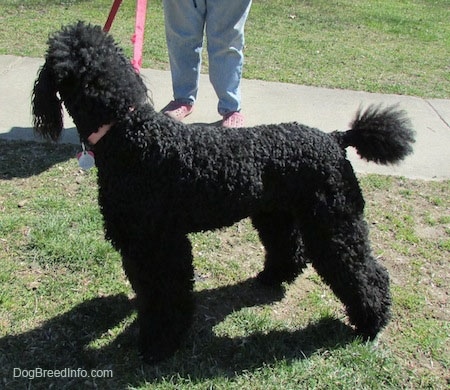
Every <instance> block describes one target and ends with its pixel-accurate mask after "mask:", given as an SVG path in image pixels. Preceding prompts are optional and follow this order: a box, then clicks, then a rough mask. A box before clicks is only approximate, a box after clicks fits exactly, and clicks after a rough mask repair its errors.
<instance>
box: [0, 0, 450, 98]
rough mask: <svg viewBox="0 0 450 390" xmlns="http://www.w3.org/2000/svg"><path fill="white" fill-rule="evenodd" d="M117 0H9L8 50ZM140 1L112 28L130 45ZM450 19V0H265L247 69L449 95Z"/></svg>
mask: <svg viewBox="0 0 450 390" xmlns="http://www.w3.org/2000/svg"><path fill="white" fill-rule="evenodd" d="M111 4H112V0H97V1H89V0H84V1H82V0H67V1H64V0H58V1H57V0H54V1H52V0H26V1H25V0H22V1H20V0H5V1H2V2H1V4H0V15H1V16H0V54H14V55H23V56H33V57H41V56H43V54H44V52H45V42H46V38H47V36H48V34H49V33H51V32H53V31H55V30H57V29H59V28H60V26H61V25H62V24H67V23H72V22H74V21H76V20H78V19H82V20H86V21H90V22H92V23H96V24H100V25H103V24H104V22H105V21H106V17H107V15H108V12H109V9H110V7H111ZM148 4H149V9H148V18H147V25H146V30H145V34H146V35H145V47H144V66H145V67H150V68H157V69H167V68H168V55H167V49H166V44H165V36H164V22H163V15H162V6H161V2H160V1H158V2H156V1H149V2H148ZM134 7H135V2H134V1H126V2H123V4H122V6H121V9H120V10H119V13H118V15H117V18H116V21H115V22H114V24H113V28H112V31H111V32H112V33H113V34H114V35H115V37H116V39H117V40H118V41H119V42H121V44H122V45H123V46H124V47H125V48H126V52H127V53H128V55H131V50H132V46H131V43H130V37H131V36H132V34H133V29H134V15H135V9H134ZM448 20H450V7H449V2H448V0H438V1H424V0H405V1H391V0H376V1H372V0H370V1H369V0H358V1H354V0H341V1H328V0H315V1H298V0H284V1H275V0H258V1H255V2H254V4H253V6H252V10H251V13H250V16H249V20H248V23H247V26H246V52H245V54H246V64H245V67H244V77H246V78H253V79H263V80H272V81H282V82H289V83H296V84H304V85H313V86H320V87H329V88H345V89H353V90H364V91H368V92H381V93H395V94H405V95H414V96H422V97H434V98H449V97H450V63H449V60H448V53H449V48H450V23H448ZM204 71H207V58H206V56H205V68H204Z"/></svg>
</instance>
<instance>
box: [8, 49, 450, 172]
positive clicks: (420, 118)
mask: <svg viewBox="0 0 450 390" xmlns="http://www.w3.org/2000/svg"><path fill="white" fill-rule="evenodd" d="M42 64H43V60H42V59H38V58H27V57H15V56H0V138H1V139H9V140H37V139H36V138H35V137H34V134H33V130H32V128H31V126H32V125H31V105H30V100H31V90H32V88H33V83H34V80H35V79H36V76H37V72H38V69H39V67H40V66H41V65H42ZM142 75H143V77H144V79H145V81H146V84H147V86H148V88H149V90H150V91H151V96H152V98H153V101H154V104H155V108H156V109H157V110H160V109H161V108H162V107H164V106H165V105H166V104H167V103H168V102H169V101H170V100H171V98H172V88H171V78H170V73H169V72H166V71H157V70H151V69H143V70H142ZM242 95H243V110H242V112H243V114H244V115H245V117H246V121H247V125H249V126H252V125H258V124H269V123H280V122H290V121H297V122H301V123H304V124H306V125H309V126H313V127H317V128H319V129H321V130H324V131H333V130H336V129H339V130H346V129H347V128H348V126H349V123H350V122H351V120H352V119H353V116H354V114H355V112H356V110H357V109H358V107H359V106H360V105H362V106H363V107H365V106H367V105H369V104H372V103H382V104H386V105H388V104H389V105H390V104H399V106H400V107H401V108H403V109H405V110H406V111H407V113H408V115H409V117H410V118H411V120H412V123H413V126H414V128H415V130H416V132H417V140H416V144H415V152H414V155H412V156H410V157H408V158H407V159H406V160H405V161H404V162H403V163H402V164H401V165H399V166H388V167H383V166H378V165H376V164H373V163H366V162H364V161H362V160H361V159H359V157H358V156H357V155H356V153H355V152H354V151H353V150H351V148H350V149H349V150H348V155H349V158H350V160H351V161H352V164H353V167H354V169H355V170H356V171H357V172H360V173H380V174H388V175H397V176H398V175H400V176H405V177H409V178H420V179H427V180H430V179H432V180H443V179H450V100H443V99H422V98H417V97H411V96H400V95H384V94H374V93H367V92H356V91H346V90H337V89H325V88H314V87H306V86H301V85H293V84H284V83H274V82H265V81H258V80H243V84H242ZM216 106H217V98H216V96H215V93H214V90H213V89H212V87H211V85H210V83H209V81H208V76H207V75H202V76H201V80H200V90H199V97H198V101H197V104H196V106H195V111H194V113H193V114H192V115H191V116H190V117H188V121H187V122H195V123H212V122H216V121H218V120H220V117H219V115H218V114H217V110H216ZM65 127H66V129H67V130H66V131H65V132H64V136H63V138H62V140H61V142H71V143H78V142H79V141H78V137H77V134H76V131H75V129H74V128H73V123H72V121H71V120H70V118H69V117H66V119H65ZM0 153H1V151H0Z"/></svg>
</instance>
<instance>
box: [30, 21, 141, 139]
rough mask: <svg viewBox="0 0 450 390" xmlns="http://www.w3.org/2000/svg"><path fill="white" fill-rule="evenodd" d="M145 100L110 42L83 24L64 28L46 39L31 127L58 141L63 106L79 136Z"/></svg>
mask: <svg viewBox="0 0 450 390" xmlns="http://www.w3.org/2000/svg"><path fill="white" fill-rule="evenodd" d="M146 100H147V89H146V87H145V84H144V82H143V81H142V79H141V77H140V76H139V75H138V74H137V72H136V71H135V69H134V68H133V67H132V65H131V63H130V61H129V60H128V59H127V58H126V57H125V56H124V54H123V52H122V50H121V49H120V47H118V46H117V45H116V44H115V42H114V40H113V38H112V37H111V36H110V35H109V34H107V33H105V32H104V31H102V29H101V27H99V26H92V25H89V24H85V23H83V22H78V23H77V24H74V25H70V26H67V27H63V28H62V30H61V31H59V32H57V33H55V34H54V35H53V36H51V37H50V38H49V40H48V50H47V53H46V56H45V63H44V65H43V66H42V68H41V69H40V72H39V74H38V78H37V80H36V82H35V84H34V89H33V96H32V112H33V122H34V128H35V130H36V131H37V133H39V134H40V135H41V136H43V137H45V138H49V139H52V140H57V139H58V138H59V136H60V134H61V131H62V129H63V119H62V103H64V105H65V107H66V108H67V111H68V113H69V115H70V116H71V117H72V118H73V121H74V123H75V125H76V126H77V129H78V132H79V134H80V138H81V139H82V140H86V139H87V138H88V137H89V135H90V134H92V133H94V132H96V131H97V130H98V128H99V127H100V126H101V125H103V124H106V123H111V122H114V121H115V120H117V119H118V118H121V117H123V116H124V115H126V114H127V113H128V112H129V110H130V108H132V107H137V106H139V105H140V104H142V103H144V102H145V101H146Z"/></svg>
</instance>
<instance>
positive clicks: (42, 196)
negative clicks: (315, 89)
mask: <svg viewBox="0 0 450 390" xmlns="http://www.w3.org/2000/svg"><path fill="white" fill-rule="evenodd" d="M111 4H112V0H98V1H89V0H84V1H76V0H72V1H69V0H67V1H64V0H39V1H36V0H27V1H19V0H3V1H2V2H1V4H0V54H13V55H24V56H33V57H42V56H43V55H44V52H45V41H46V38H47V36H48V34H49V33H51V32H53V31H55V30H57V29H58V28H59V27H60V26H61V25H62V24H66V23H71V22H73V21H75V20H78V19H82V20H87V21H91V22H93V23H97V24H103V23H104V21H105V20H106V16H107V13H108V11H109V7H110V6H111ZM134 4H135V2H134V1H130V2H124V3H123V5H122V7H121V10H120V11H119V14H118V16H117V19H116V21H115V23H114V25H113V29H112V33H113V34H114V35H115V36H116V38H117V39H118V40H119V42H121V44H122V45H123V46H124V47H125V49H126V52H127V54H128V55H131V50H132V46H131V44H130V41H129V38H130V36H131V35H132V33H133V23H134ZM449 12H450V7H449V3H448V1H419V0H416V1H388V0H377V1H346V0H342V1H322V0H317V1H295V0H286V1H282V2H279V1H274V0H271V1H269V0H258V1H256V0H255V2H254V5H253V8H252V11H251V15H250V18H249V21H248V24H247V34H246V38H247V45H246V65H245V74H244V76H245V77H247V78H257V79H264V80H276V81H284V82H292V83H298V84H307V85H315V86H325V87H331V88H350V89H355V90H364V91H369V92H383V93H400V94H409V95H416V96H423V97H438V98H448V97H449V96H450V95H449V93H450V76H449V74H450V72H449V70H450V68H449V62H448V48H449V47H450V25H449V23H448V20H449V19H450V17H449V16H450V15H449ZM167 63H168V60H167V50H166V45H165V39H164V27H163V18H162V9H161V2H155V1H149V13H148V19H147V27H146V41H145V48H144V66H146V67H151V68H158V69H167ZM207 65H208V64H207V59H206V58H205V67H204V70H205V71H207ZM0 151H1V152H0V383H1V385H0V387H1V388H6V389H17V388H33V389H41V388H42V389H44V388H45V389H47V388H65V389H79V388H109V389H125V388H128V389H139V390H141V389H174V388H176V389H182V390H183V389H186V390H187V389H277V390H278V389H280V388H283V389H303V388H304V389H307V388H308V389H310V388H315V389H355V388H357V389H400V388H404V389H419V388H420V389H422V388H423V389H447V388H448V385H449V383H450V377H449V375H448V372H449V369H450V355H449V352H448V344H449V334H450V328H449V324H450V312H449V309H448V291H449V287H450V285H449V280H448V275H450V266H449V262H448V258H449V257H450V225H449V222H450V214H449V210H450V199H449V196H448V194H449V193H450V182H449V181H444V182H424V181H419V180H407V179H404V178H397V177H389V176H378V175H368V176H361V177H360V181H361V185H362V188H363V191H364V196H365V199H366V214H367V219H368V222H369V225H370V228H371V230H370V231H371V239H372V244H373V250H374V253H375V255H376V256H377V258H378V259H379V261H380V262H382V263H383V264H384V265H385V266H386V267H387V268H388V269H389V272H390V275H391V281H392V294H393V302H394V305H393V318H392V321H391V323H390V324H389V326H388V327H387V329H386V330H385V332H384V333H383V334H382V336H381V338H380V340H379V341H378V343H364V342H362V341H361V340H358V339H356V340H355V339H354V338H353V337H352V336H351V332H350V329H349V327H348V324H347V322H346V321H347V320H346V316H345V313H344V311H343V308H342V305H341V304H340V302H339V301H337V299H336V298H335V297H334V295H333V294H332V293H331V291H330V290H329V289H328V288H327V287H326V286H325V285H324V284H323V283H322V281H321V279H320V278H319V277H318V276H317V274H316V273H315V272H314V271H313V270H312V269H310V268H308V269H307V270H306V271H305V273H304V274H303V275H302V276H301V277H299V278H298V279H297V281H296V282H295V283H293V284H292V285H290V286H286V289H285V294H284V295H281V294H280V293H279V292H276V291H270V290H269V291H267V290H264V289H260V288H258V287H257V286H255V285H254V284H253V283H252V280H251V277H253V276H254V275H255V274H256V273H257V272H258V271H259V270H260V269H261V267H262V262H263V251H262V248H261V244H260V243H259V240H258V237H257V234H256V232H255V231H254V230H253V229H252V227H251V224H250V222H249V221H248V220H244V221H242V222H240V223H239V224H236V225H234V226H232V227H230V228H227V229H222V230H219V231H215V232H205V233H201V234H192V235H191V236H190V238H191V241H192V246H193V251H194V262H195V268H196V275H197V281H196V285H195V296H196V301H197V312H196V315H195V321H194V324H193V327H192V330H191V331H190V334H189V337H188V339H187V341H186V342H185V344H184V345H183V347H182V349H181V350H180V351H179V352H178V353H177V354H176V355H175V356H174V357H173V358H171V359H169V360H168V361H166V362H164V363H162V364H160V365H158V366H156V367H148V366H146V365H143V364H142V362H141V361H140V360H139V358H138V356H137V352H136V351H137V345H136V327H135V325H134V320H135V318H136V313H135V311H134V309H133V292H132V290H131V287H130V285H129V283H128V281H127V279H126V277H125V275H124V273H123V271H122V268H121V261H120V256H119V255H118V254H117V253H116V252H115V251H114V250H113V249H112V247H111V245H110V244H109V243H108V242H106V241H105V240H104V239H103V228H102V219H101V216H100V213H99V209H98V205H97V188H96V183H95V177H96V172H95V170H93V171H90V172H88V173H83V172H80V171H79V170H78V169H77V167H76V163H75V162H74V160H73V159H72V157H73V156H74V155H75V153H76V151H77V150H76V148H75V147H73V146H62V145H59V146H58V145H49V144H37V143H26V142H18V143H17V142H8V141H2V140H0ZM15 367H16V368H22V369H28V370H30V369H33V368H37V367H40V368H46V369H49V368H53V369H64V368H71V369H77V368H81V369H86V370H91V369H96V370H102V369H106V370H112V371H113V374H114V377H113V378H112V379H107V378H106V379H93V378H36V379H34V380H27V379H26V378H25V379H24V378H14V376H13V372H14V368H15Z"/></svg>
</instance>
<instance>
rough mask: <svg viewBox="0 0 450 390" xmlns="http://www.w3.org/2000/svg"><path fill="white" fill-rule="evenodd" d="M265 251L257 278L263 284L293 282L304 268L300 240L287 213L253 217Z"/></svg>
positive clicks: (276, 284)
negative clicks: (263, 260) (262, 266)
mask: <svg viewBox="0 0 450 390" xmlns="http://www.w3.org/2000/svg"><path fill="white" fill-rule="evenodd" d="M251 219H252V222H253V226H254V227H255V229H256V230H257V231H258V233H259V237H260V239H261V242H262V243H263V245H264V248H265V250H266V257H265V263H264V270H263V271H261V272H260V273H259V274H258V276H257V279H258V280H259V281H260V282H261V283H262V284H265V285H269V286H279V285H280V284H281V283H283V282H289V283H290V282H292V281H293V280H294V279H295V278H296V277H297V276H298V275H299V274H300V273H301V272H302V270H303V269H304V268H305V267H306V261H305V258H304V254H303V242H302V237H301V235H300V231H299V229H298V227H297V226H296V223H295V221H294V218H293V217H292V216H291V215H289V214H288V213H284V212H279V211H276V212H271V213H259V214H257V215H253V216H252V218H251Z"/></svg>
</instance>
